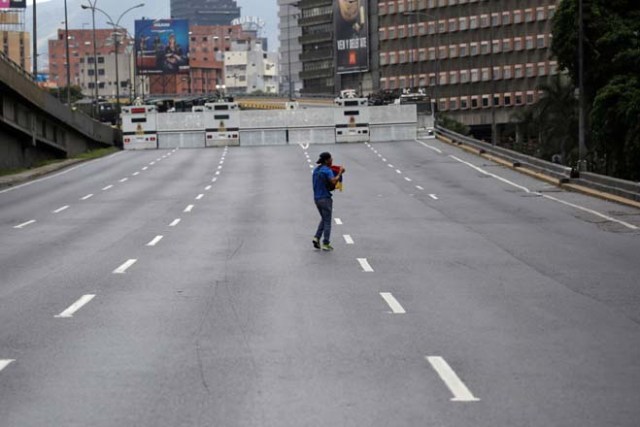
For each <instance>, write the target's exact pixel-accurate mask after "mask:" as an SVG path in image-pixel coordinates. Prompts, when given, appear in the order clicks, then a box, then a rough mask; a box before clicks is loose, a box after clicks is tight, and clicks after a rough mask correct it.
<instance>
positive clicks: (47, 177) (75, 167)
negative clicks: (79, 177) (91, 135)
mask: <svg viewBox="0 0 640 427" xmlns="http://www.w3.org/2000/svg"><path fill="white" fill-rule="evenodd" d="M122 153H124V151H118V152H117V153H114V154H111V155H109V156H106V157H102V158H100V159H94V160H91V161H88V162H85V163H82V164H81V165H78V166H74V167H72V168H69V169H65V170H64V171H62V172H60V173H57V174H55V175H50V176H46V177H44V178H40V179H36V180H34V181H29V182H25V183H24V184H20V185H16V186H14V187H9V188H7V189H5V190H0V194H2V193H8V192H9V191H14V190H17V189H19V188H23V187H26V186H28V185H33V184H37V183H39V182H42V181H48V180H50V179H53V178H57V177H59V176H60V175H64V174H67V173H69V172H73V171H74V170H76V169H80V168H83V167H85V166H88V165H89V164H91V163H93V162H97V161H100V160H104V159H107V158H109V157H114V156H117V155H120V154H122Z"/></svg>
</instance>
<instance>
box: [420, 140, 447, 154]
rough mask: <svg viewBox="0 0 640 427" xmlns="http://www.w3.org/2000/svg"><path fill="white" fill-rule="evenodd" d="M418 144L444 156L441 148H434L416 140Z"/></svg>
mask: <svg viewBox="0 0 640 427" xmlns="http://www.w3.org/2000/svg"><path fill="white" fill-rule="evenodd" d="M416 142H417V143H418V144H420V145H423V146H425V147H427V148H428V149H429V150H433V151H435V152H436V153H438V154H442V150H441V149H439V148H436V147H432V146H431V145H429V144H426V143H424V142H422V141H418V140H417V139H416Z"/></svg>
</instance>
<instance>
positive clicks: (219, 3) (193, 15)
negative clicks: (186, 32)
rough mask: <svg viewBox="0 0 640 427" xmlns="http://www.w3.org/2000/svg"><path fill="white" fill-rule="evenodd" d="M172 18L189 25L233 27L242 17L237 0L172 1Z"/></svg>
mask: <svg viewBox="0 0 640 427" xmlns="http://www.w3.org/2000/svg"><path fill="white" fill-rule="evenodd" d="M171 17H172V18H173V19H188V20H189V25H231V21H233V20H234V19H237V18H239V17H240V7H238V5H237V4H236V1H235V0H171Z"/></svg>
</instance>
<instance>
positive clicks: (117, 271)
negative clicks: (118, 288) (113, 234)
mask: <svg viewBox="0 0 640 427" xmlns="http://www.w3.org/2000/svg"><path fill="white" fill-rule="evenodd" d="M136 262H138V260H137V259H130V260H127V262H125V263H124V264H122V265H121V266H120V267H118V268H116V269H115V270H113V274H124V273H125V272H126V271H127V270H128V269H129V268H131V266H132V265H133V264H135V263H136Z"/></svg>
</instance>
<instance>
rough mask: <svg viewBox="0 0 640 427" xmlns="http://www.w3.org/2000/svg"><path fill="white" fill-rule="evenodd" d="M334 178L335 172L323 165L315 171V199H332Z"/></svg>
mask: <svg viewBox="0 0 640 427" xmlns="http://www.w3.org/2000/svg"><path fill="white" fill-rule="evenodd" d="M333 178H334V174H333V171H332V170H331V168H330V167H329V166H326V165H321V166H318V167H317V168H315V169H314V170H313V198H314V199H315V200H319V199H330V198H331V190H330V188H331V180H332V179H333Z"/></svg>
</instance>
